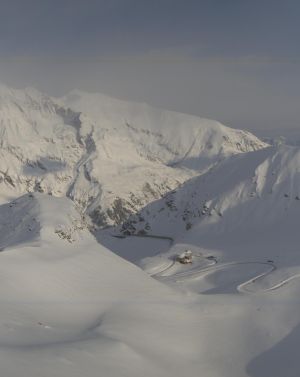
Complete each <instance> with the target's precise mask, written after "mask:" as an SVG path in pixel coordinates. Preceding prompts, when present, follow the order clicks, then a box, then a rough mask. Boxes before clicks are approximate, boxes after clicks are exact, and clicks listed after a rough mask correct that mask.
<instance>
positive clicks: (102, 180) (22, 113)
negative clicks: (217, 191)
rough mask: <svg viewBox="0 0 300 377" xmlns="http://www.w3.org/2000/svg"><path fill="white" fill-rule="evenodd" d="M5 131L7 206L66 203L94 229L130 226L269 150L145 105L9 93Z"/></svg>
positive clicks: (0, 100)
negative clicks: (34, 195)
mask: <svg viewBox="0 0 300 377" xmlns="http://www.w3.org/2000/svg"><path fill="white" fill-rule="evenodd" d="M70 106H71V108H72V109H70ZM0 126H1V127H0V143H1V150H0V180H1V183H0V196H1V198H2V200H4V201H5V200H7V198H12V197H14V196H15V195H21V194H22V193H24V192H31V191H39V192H45V193H49V194H51V195H54V196H68V197H70V198H71V199H73V200H74V201H75V202H76V204H77V205H78V207H79V208H80V209H81V211H82V212H83V213H87V214H88V215H89V216H90V219H91V222H92V223H93V226H96V227H99V226H100V227H101V226H105V225H113V224H115V223H120V222H122V221H124V220H125V219H126V218H127V217H128V215H129V214H131V213H134V212H136V211H137V210H139V209H140V208H142V207H143V206H145V205H147V204H148V203H149V202H151V201H153V200H154V199H158V198H160V197H161V196H162V195H163V194H165V193H166V192H168V191H170V190H172V189H174V188H176V187H177V186H178V185H179V184H180V183H182V182H184V181H186V180H187V179H188V178H190V177H192V176H194V175H196V174H199V172H201V171H205V170H207V169H208V168H209V167H211V166H213V165H214V164H216V163H217V162H219V161H221V160H222V159H223V158H225V157H226V156H228V155H232V154H236V153H241V152H247V151H251V150H256V149H261V148H263V147H265V146H266V144H264V143H263V142H261V141H260V140H259V139H257V138H256V137H254V136H253V135H251V134H249V133H247V132H244V131H237V130H232V129H230V128H227V127H225V126H223V125H221V124H219V123H218V122H214V121H209V120H204V119H199V118H196V117H191V116H187V115H183V114H177V113H172V112H167V111H163V110H158V109H153V108H151V107H149V106H147V105H143V104H134V103H133V104H132V103H127V102H123V101H118V100H113V99H110V98H108V97H105V96H102V95H92V94H86V93H80V92H75V93H72V94H70V95H69V96H66V97H65V98H63V99H53V98H51V97H49V96H47V95H44V94H42V93H39V92H38V91H36V90H34V89H26V90H24V91H21V90H13V89H9V88H7V87H4V86H1V88H0Z"/></svg>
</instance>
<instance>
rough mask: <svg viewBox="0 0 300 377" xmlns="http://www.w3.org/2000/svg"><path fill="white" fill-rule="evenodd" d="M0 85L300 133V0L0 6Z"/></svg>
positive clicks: (28, 0)
mask: <svg viewBox="0 0 300 377" xmlns="http://www.w3.org/2000/svg"><path fill="white" fill-rule="evenodd" d="M0 5H1V7H0V81H2V82H4V83H6V84H8V85H11V86H16V87H24V86H34V87H36V88H38V89H41V90H44V91H46V92H48V93H50V94H53V95H61V94H64V93H65V92H67V91H69V90H71V89H74V88H79V89H82V90H87V91H99V92H103V93H106V94H109V95H113V96H115V97H119V98H123V99H131V100H138V101H146V102H148V103H150V104H153V105H156V106H160V107H165V108H168V109H174V110H177V111H182V112H188V113H192V114H196V115H200V116H204V117H210V118H214V119H218V120H220V121H222V122H223V123H225V124H228V125H231V126H233V127H240V128H249V129H265V128H293V127H299V129H300V110H299V109H300V101H299V100H300V22H299V19H300V2H299V1H298V0H279V1H277V0H207V1H202V0H106V1H104V0H98V1H97V0H80V1H79V0H69V1H68V0H0Z"/></svg>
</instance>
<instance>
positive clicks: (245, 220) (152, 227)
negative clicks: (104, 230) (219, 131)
mask: <svg viewBox="0 0 300 377" xmlns="http://www.w3.org/2000/svg"><path fill="white" fill-rule="evenodd" d="M299 216H300V150H299V148H296V147H290V146H281V147H278V148H276V147H269V148H265V149H262V150H259V151H255V152H250V153H245V154H240V155H235V156H232V157H230V158H227V159H226V160H224V161H223V162H221V163H220V164H218V165H217V166H215V167H212V168H211V169H210V170H209V171H208V172H206V173H205V174H202V175H200V176H197V177H194V178H191V179H190V180H189V181H187V182H185V183H184V184H182V185H181V186H180V187H179V188H178V189H177V190H174V191H172V192H170V193H168V194H166V195H165V196H164V197H163V198H162V199H160V200H157V201H155V202H153V203H150V204H149V205H148V206H146V207H145V208H144V209H143V210H142V211H141V212H139V213H138V214H136V215H134V216H132V217H131V218H130V219H129V221H127V222H125V223H124V224H123V226H122V227H121V228H120V229H121V231H122V232H123V233H125V234H129V233H132V232H133V233H134V234H137V233H139V234H145V233H154V234H161V233H163V234H164V235H165V234H168V235H170V236H173V237H175V236H176V237H179V238H180V235H181V237H182V236H183V235H184V234H185V233H186V232H187V231H188V233H190V234H192V233H197V234H198V236H199V237H200V238H201V239H202V241H203V240H204V239H206V238H209V237H210V238H216V237H221V236H226V237H227V238H228V239H234V240H237V239H239V238H241V239H244V240H245V238H247V239H251V237H257V235H258V234H260V233H261V232H263V233H264V234H265V235H266V237H271V239H275V238H276V237H277V235H278V234H276V232H274V229H275V228H276V229H277V228H280V229H281V232H280V238H281V239H283V238H284V239H285V240H287V239H289V243H291V240H292V239H293V240H294V241H295V242H296V240H297V227H298V220H297V219H298V218H299ZM162 224H164V225H163V226H162ZM267 231H269V232H270V233H268V235H267ZM272 233H273V235H271V234H272ZM292 236H293V237H292ZM297 242H298V241H297Z"/></svg>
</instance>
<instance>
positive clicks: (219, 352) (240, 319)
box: [98, 146, 300, 377]
mask: <svg viewBox="0 0 300 377" xmlns="http://www.w3.org/2000/svg"><path fill="white" fill-rule="evenodd" d="M299 172H300V150H299V148H294V147H287V146H281V147H279V148H275V147H270V148H266V149H264V150H260V151H255V152H251V153H246V154H243V155H237V156H233V157H230V158H228V159H226V160H225V161H223V162H222V163H220V164H219V165H218V166H216V167H214V168H212V169H211V170H210V171H208V172H207V173H206V174H204V175H202V176H200V177H195V178H192V179H191V180H190V181H188V182H186V183H184V184H183V185H182V186H181V187H179V188H178V189H177V190H176V191H174V192H172V193H169V194H168V195H167V196H166V197H165V198H163V199H161V200H158V201H155V202H153V203H151V204H149V205H148V206H147V207H146V208H145V209H144V210H143V211H141V212H140V213H139V214H138V215H137V216H135V217H132V218H131V221H129V222H127V224H125V226H124V227H123V229H125V232H124V234H125V235H126V234H129V233H134V234H139V233H140V237H131V236H126V237H125V238H114V237H110V236H109V234H108V233H105V232H102V233H101V234H99V235H98V236H99V240H100V241H101V242H103V243H104V244H106V245H107V246H109V247H110V249H111V250H114V251H115V252H116V253H118V254H119V255H121V256H124V257H125V258H128V259H130V260H132V261H133V262H134V263H136V264H138V265H139V266H141V267H142V268H143V269H144V270H145V271H146V272H147V273H148V274H150V275H151V276H152V277H153V278H154V279H156V280H158V281H160V282H162V283H164V284H166V285H169V286H171V287H172V288H174V289H176V290H177V291H183V292H185V294H187V295H188V296H189V297H194V296H193V295H197V299H196V298H194V299H195V301H194V303H197V304H196V305H195V306H192V308H193V311H194V313H197V310H198V309H199V308H200V307H201V308H202V309H203V310H204V312H201V313H199V320H200V323H199V327H197V329H195V330H194V331H195V336H196V334H198V336H201V337H202V338H203V339H205V344H204V345H203V346H201V351H200V352H199V360H202V362H201V372H202V373H203V375H208V376H214V377H223V376H230V377H249V376H251V377H274V376H275V377H281V376H288V377H296V376H298V375H299V373H300V362H299V358H298V352H297V350H298V348H299V346H300V332H299V326H300V323H299V308H300V302H299V288H300V253H299V229H298V228H299V217H300V200H299V199H300V194H299V190H300V181H299V179H300V178H299V177H300V176H299ZM120 230H122V228H120V227H119V228H117V229H116V234H119V232H120ZM126 230H127V231H126ZM142 230H143V232H141V231H142ZM144 232H146V233H147V234H146V237H145V235H144V236H143V234H144ZM147 236H148V237H147ZM151 236H154V238H151ZM159 237H161V238H159ZM132 250H134V252H132ZM185 250H191V251H192V254H193V257H192V264H190V265H182V264H180V263H179V262H178V261H176V257H177V256H178V255H179V254H181V253H182V252H183V251H185ZM197 305H199V306H197ZM200 334H201V335H200Z"/></svg>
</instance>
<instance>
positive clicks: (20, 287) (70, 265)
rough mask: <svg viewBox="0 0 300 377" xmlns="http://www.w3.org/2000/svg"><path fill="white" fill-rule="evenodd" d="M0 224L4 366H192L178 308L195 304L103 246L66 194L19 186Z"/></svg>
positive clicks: (23, 369) (59, 372)
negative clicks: (26, 191)
mask: <svg viewBox="0 0 300 377" xmlns="http://www.w3.org/2000/svg"><path fill="white" fill-rule="evenodd" d="M0 229H1V248H2V252H1V253H0V259H1V263H0V275H1V286H0V303H1V305H0V307H1V309H0V314H1V315H0V343H1V347H0V361H1V375H3V376H6V377H9V376H15V377H17V376H23V377H29V376H31V377H32V376H43V377H46V376H49V377H50V376H51V377H54V376H66V377H67V376H82V375H85V376H88V377H89V376H90V377H92V376H96V375H99V371H100V372H101V374H103V375H105V376H116V375H120V374H122V375H124V376H128V377H129V376H140V375H141V373H142V371H143V375H145V376H154V375H157V376H173V375H174V372H175V371H176V370H177V371H179V373H183V372H184V369H185V368H186V365H187V363H188V362H189V361H192V362H195V367H193V368H192V370H191V374H189V375H192V371H193V373H195V371H196V363H197V358H196V355H197V352H196V350H197V344H198V341H197V339H193V338H192V337H191V336H190V334H191V329H188V330H187V332H186V327H185V326H184V323H182V322H181V319H180V318H179V317H178V315H180V316H181V318H186V319H187V320H191V319H192V318H193V314H192V312H191V311H189V310H188V309H187V308H185V306H184V305H183V304H182V303H181V302H180V297H178V295H176V294H175V293H173V292H172V291H171V290H170V289H169V288H167V287H166V286H164V285H162V284H160V283H158V282H156V281H155V280H153V279H151V278H150V277H148V276H147V275H146V274H144V273H143V272H142V271H141V270H139V269H138V268H137V267H135V266H133V265H131V264H130V263H128V262H126V261H125V260H122V259H121V258H119V257H117V256H116V255H115V254H113V253H112V252H110V251H108V250H107V249H105V248H104V247H102V246H100V245H99V244H98V243H97V242H96V241H95V239H94V238H93V237H92V236H91V234H90V233H89V232H88V230H87V228H86V225H85V222H84V220H83V219H82V218H81V216H80V215H79V214H78V213H77V211H76V210H75V209H74V206H73V204H72V202H71V201H70V200H68V199H66V198H53V197H49V196H47V195H43V194H34V195H25V196H23V197H21V198H18V199H16V200H15V201H14V202H12V203H10V204H7V205H6V204H5V205H2V206H0ZM166 347H167V348H168V352H169V356H168V354H167V353H166V352H165V349H166ZM182 347H186V351H184V352H182ZM185 353H188V357H187V358H186V360H185V361H184V363H183V364H184V365H182V363H181V362H179V356H181V355H182V354H185ZM176 358H177V360H178V361H176ZM170 364H171V366H169V365H170Z"/></svg>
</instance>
